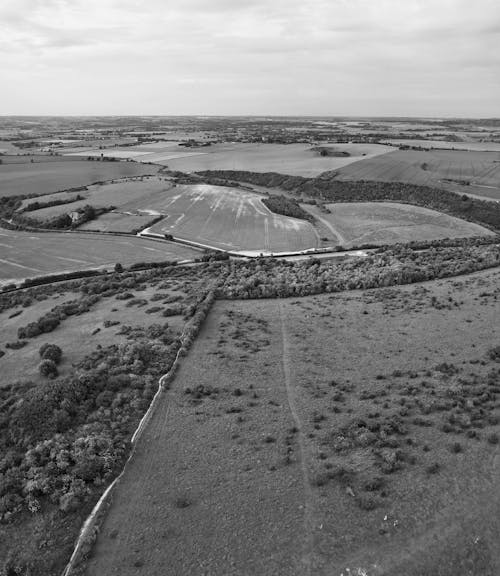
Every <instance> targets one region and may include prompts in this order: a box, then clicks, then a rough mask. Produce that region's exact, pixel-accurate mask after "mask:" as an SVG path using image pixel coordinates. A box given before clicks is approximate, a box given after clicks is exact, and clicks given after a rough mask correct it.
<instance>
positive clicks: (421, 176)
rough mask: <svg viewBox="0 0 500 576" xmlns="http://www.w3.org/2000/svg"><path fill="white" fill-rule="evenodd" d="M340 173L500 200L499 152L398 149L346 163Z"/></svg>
mask: <svg viewBox="0 0 500 576" xmlns="http://www.w3.org/2000/svg"><path fill="white" fill-rule="evenodd" d="M338 174H339V175H338V179H340V180H382V181H385V182H409V183H412V184H421V185H427V186H434V187H441V188H446V189H448V190H453V191H456V192H459V193H466V194H475V195H478V196H485V197H488V198H494V199H497V200H500V153H498V152H465V151H459V150H432V151H428V152H427V151H420V150H396V151H394V152H392V153H390V154H384V155H381V156H377V157H375V158H369V159H366V160H363V161H362V162H355V163H353V164H350V165H349V166H344V167H342V168H340V169H339V170H338ZM466 182H469V184H468V185H467V184H465V185H464V183H466Z"/></svg>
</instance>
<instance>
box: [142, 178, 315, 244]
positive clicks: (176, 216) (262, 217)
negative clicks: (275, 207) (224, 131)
mask: <svg viewBox="0 0 500 576" xmlns="http://www.w3.org/2000/svg"><path fill="white" fill-rule="evenodd" d="M150 207H151V208H153V209H154V210H158V211H159V212H161V213H165V214H168V216H167V217H166V218H165V219H164V220H161V221H160V222H158V223H156V224H154V225H153V226H152V227H151V228H150V232H153V233H159V234H172V235H173V236H174V237H176V238H182V239H184V240H190V241H194V242H197V243H200V244H203V245H207V246H212V247H215V248H222V249H224V250H233V251H236V252H252V253H257V254H258V253H259V252H263V253H279V252H292V251H299V250H306V249H308V248H315V247H317V246H318V243H319V237H318V234H317V232H316V231H315V229H314V228H313V226H312V225H311V224H310V223H309V222H307V221H305V220H299V219H297V218H289V217H287V216H281V215H278V214H274V213H272V212H271V211H270V210H269V209H268V208H266V206H264V204H263V203H262V202H261V200H260V197H259V196H258V195H257V194H255V193H253V192H247V191H245V190H242V189H239V188H228V187H225V186H209V185H206V184H199V185H194V186H177V187H176V188H173V189H171V190H170V194H169V197H168V199H167V198H165V200H162V202H161V203H157V204H155V205H154V206H153V205H151V206H150Z"/></svg>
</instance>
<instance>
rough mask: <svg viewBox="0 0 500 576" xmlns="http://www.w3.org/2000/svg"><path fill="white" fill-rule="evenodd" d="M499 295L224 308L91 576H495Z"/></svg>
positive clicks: (463, 290) (162, 407)
mask: <svg viewBox="0 0 500 576" xmlns="http://www.w3.org/2000/svg"><path fill="white" fill-rule="evenodd" d="M499 280H500V273H499V272H498V270H492V271H487V272H482V273H478V274H473V275H469V276H463V277H461V278H459V279H457V278H455V279H450V280H443V281H434V282H429V283H423V284H419V285H410V286H404V287H397V288H386V289H377V290H368V291H353V292H347V293H343V294H336V295H321V296H315V297H306V298H292V299H287V300H266V301H246V302H234V301H232V302H217V303H216V304H215V307H214V309H213V310H212V312H211V314H210V316H209V318H208V320H207V322H206V324H205V326H204V328H203V329H202V332H201V334H200V336H199V337H198V339H197V340H196V342H195V344H194V346H193V348H192V349H191V351H190V352H189V354H188V357H187V358H186V359H185V360H184V361H183V363H182V366H181V368H180V370H179V372H178V373H177V376H176V378H175V380H174V381H173V383H172V385H171V387H170V389H169V390H168V391H166V392H165V393H164V395H163V397H162V398H161V400H160V403H159V404H158V405H157V408H156V411H155V413H154V415H153V418H152V420H151V421H150V423H149V425H148V428H147V429H146V431H145V434H144V435H143V436H142V438H141V439H140V441H139V444H138V446H137V451H136V453H135V455H134V458H133V459H132V461H131V462H130V464H129V466H128V467H127V469H126V472H125V475H124V477H123V478H122V480H121V482H120V484H119V485H118V487H117V489H116V491H115V493H114V497H113V501H112V504H111V507H110V509H109V510H108V512H107V515H106V518H105V520H104V523H103V526H102V527H101V530H100V531H99V536H98V538H97V544H96V546H95V547H94V550H93V553H92V555H91V557H90V560H89V561H88V563H87V569H86V572H85V574H86V576H100V575H102V574H109V575H112V574H120V576H128V575H129V574H130V575H132V574H137V573H138V571H139V570H140V571H141V572H147V574H148V575H150V576H156V575H158V576H159V575H160V574H161V575H162V576H168V575H170V574H172V575H175V576H182V575H184V574H185V575H189V576H196V575H202V574H203V575H206V574H232V575H235V576H236V575H249V574H260V575H262V576H266V575H267V574H269V575H273V576H275V575H278V576H279V575H283V576H285V575H286V576H294V575H297V576H299V575H303V574H314V575H315V576H323V575H324V576H326V575H336V576H337V575H338V576H340V575H341V574H344V575H346V574H365V575H367V576H378V575H380V574H384V575H386V576H400V575H401V574H403V573H404V574H405V576H422V575H423V574H438V573H439V574H440V575H442V576H456V575H458V574H470V575H473V576H486V575H489V576H494V575H496V574H498V571H499V568H500V555H499V550H498V546H497V542H498V538H499V537H500V521H499V518H500V491H499V487H498V484H497V482H496V478H497V477H498V473H499V472H500V470H499V462H500V458H499V456H500V451H499V444H498V433H499V417H500V411H499V408H498V394H499V390H500V389H499V386H498V377H499V375H500V374H499V372H500V367H499V364H498V363H497V362H495V360H494V358H495V357H494V356H490V350H491V348H492V347H493V346H495V345H496V343H498V340H499V338H500V327H499V324H498V322H497V320H496V316H497V312H498V296H499V295H500V292H499ZM242 374H244V377H243V378H242V376H241V375H242Z"/></svg>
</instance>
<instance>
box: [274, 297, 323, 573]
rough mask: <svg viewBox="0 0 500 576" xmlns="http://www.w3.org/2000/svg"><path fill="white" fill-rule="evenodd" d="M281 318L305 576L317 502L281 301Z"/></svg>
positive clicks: (310, 565)
mask: <svg viewBox="0 0 500 576" xmlns="http://www.w3.org/2000/svg"><path fill="white" fill-rule="evenodd" d="M278 306H279V318H280V326H281V338H282V343H283V357H282V361H283V376H284V381H285V388H286V396H287V400H288V407H289V409H290V413H291V414H292V417H293V419H294V422H295V426H296V428H297V430H298V444H299V449H300V468H301V471H302V483H303V487H304V555H303V563H304V572H303V574H304V576H311V575H312V574H313V571H312V570H313V565H314V531H315V521H314V519H315V502H314V494H313V489H312V486H311V479H310V476H309V470H310V461H311V455H310V451H309V448H308V444H307V440H306V438H305V434H304V427H303V425H302V419H301V417H300V415H299V411H298V407H297V398H296V396H297V392H296V388H295V386H294V382H293V377H292V371H291V362H290V343H289V338H288V332H287V328H286V324H285V319H284V315H283V303H282V302H279V303H278Z"/></svg>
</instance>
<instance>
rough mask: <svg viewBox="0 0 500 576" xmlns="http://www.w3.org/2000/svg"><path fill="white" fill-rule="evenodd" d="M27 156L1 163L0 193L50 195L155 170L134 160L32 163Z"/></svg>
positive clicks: (41, 161) (2, 194) (154, 171)
mask: <svg viewBox="0 0 500 576" xmlns="http://www.w3.org/2000/svg"><path fill="white" fill-rule="evenodd" d="M26 158H27V157H26ZM26 158H25V157H22V156H20V157H19V159H23V160H24V162H22V163H17V162H16V163H10V162H7V163H3V164H0V196H17V195H21V194H50V193H52V192H57V191H58V190H64V189H67V188H74V187H77V186H85V185H87V184H92V183H93V182H103V181H106V180H113V179H115V178H123V177H128V176H137V175H140V174H156V173H157V172H158V166H145V165H144V164H138V163H135V162H88V161H86V160H68V159H65V160H61V161H57V160H52V161H45V160H38V159H37V160H36V161H35V162H33V163H31V162H30V161H29V160H28V159H26ZM48 158H50V157H48ZM52 158H54V157H52Z"/></svg>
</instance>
